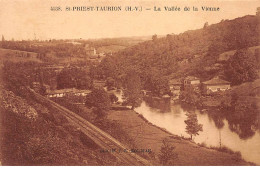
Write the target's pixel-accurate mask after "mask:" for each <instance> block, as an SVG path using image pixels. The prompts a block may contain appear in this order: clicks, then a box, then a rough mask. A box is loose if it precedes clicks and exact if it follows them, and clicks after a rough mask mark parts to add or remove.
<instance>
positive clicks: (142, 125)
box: [108, 110, 251, 166]
mask: <svg viewBox="0 0 260 169" xmlns="http://www.w3.org/2000/svg"><path fill="white" fill-rule="evenodd" d="M108 119H109V120H112V121H116V122H117V123H118V124H119V125H120V126H121V129H122V130H124V131H125V132H126V133H127V134H128V135H129V136H130V137H131V138H132V139H133V142H134V144H135V146H136V148H137V149H151V150H152V152H153V153H154V161H153V162H154V163H155V165H158V164H159V160H158V155H159V153H160V148H161V146H162V141H163V140H164V139H165V138H167V139H168V141H169V142H170V144H171V145H173V146H174V147H175V149H174V151H175V152H176V153H177V154H178V158H177V159H176V160H175V165H204V166H205V165H250V164H251V163H248V162H245V161H244V160H242V159H241V156H240V155H239V154H238V153H226V152H221V151H217V150H214V149H211V148H206V147H204V146H201V145H197V144H196V143H194V142H192V141H189V140H187V139H185V138H182V137H180V136H176V135H173V134H171V133H169V132H168V131H166V130H164V129H161V128H159V127H157V126H155V125H153V124H151V123H150V122H148V121H147V120H146V119H145V118H144V117H143V116H142V115H140V114H138V113H137V112H135V111H133V110H111V111H110V112H109V113H108Z"/></svg>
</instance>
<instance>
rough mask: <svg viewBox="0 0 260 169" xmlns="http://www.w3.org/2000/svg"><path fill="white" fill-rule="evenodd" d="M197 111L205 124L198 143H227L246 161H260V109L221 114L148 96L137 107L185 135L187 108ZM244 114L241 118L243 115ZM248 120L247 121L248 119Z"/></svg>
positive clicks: (119, 95) (168, 128)
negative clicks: (248, 112) (242, 112)
mask: <svg viewBox="0 0 260 169" xmlns="http://www.w3.org/2000/svg"><path fill="white" fill-rule="evenodd" d="M116 95H117V96H118V97H119V101H122V97H121V93H116ZM191 109H192V111H195V113H196V114H197V117H198V122H199V123H200V124H202V125H203V131H202V132H199V135H198V136H196V137H194V141H195V142H196V143H204V144H206V146H208V147H210V146H216V147H219V146H220V144H221V146H226V147H228V148H230V149H231V150H233V151H239V152H241V155H242V157H243V158H244V159H245V160H246V161H250V162H254V163H256V164H257V165H260V129H259V125H258V126H257V120H259V113H257V114H256V115H255V114H249V115H247V114H244V115H240V116H239V117H237V116H236V114H235V113H234V114H232V113H231V114H230V116H227V117H225V116H220V115H219V113H218V112H214V111H211V112H206V113H205V112H204V113H203V111H200V110H196V109H193V108H191V107H190V106H187V105H181V104H175V103H171V101H170V99H153V98H148V99H144V101H143V102H142V103H141V106H140V107H137V108H136V109H135V111H136V112H138V113H139V114H142V115H143V116H144V117H145V118H146V119H147V120H148V121H150V122H151V123H153V124H154V125H157V126H159V127H161V128H165V129H166V130H167V131H169V132H171V133H173V134H175V135H179V136H184V137H190V136H189V135H188V134H187V133H186V132H185V127H186V124H185V123H184V120H186V118H187V116H186V115H185V114H186V113H187V111H190V110H191ZM239 118H241V119H239ZM244 121H246V123H244Z"/></svg>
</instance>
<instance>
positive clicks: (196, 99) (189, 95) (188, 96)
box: [180, 85, 201, 105]
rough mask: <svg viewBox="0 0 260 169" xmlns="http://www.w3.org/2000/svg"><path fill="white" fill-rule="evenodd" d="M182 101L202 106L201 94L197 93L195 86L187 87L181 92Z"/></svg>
mask: <svg viewBox="0 0 260 169" xmlns="http://www.w3.org/2000/svg"><path fill="white" fill-rule="evenodd" d="M180 99H181V100H183V101H184V102H186V103H189V104H193V105H200V104H201V103H200V94H199V93H198V92H196V91H195V89H194V87H193V86H191V85H190V86H186V87H185V90H182V91H181V94H180Z"/></svg>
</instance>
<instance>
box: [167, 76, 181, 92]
mask: <svg viewBox="0 0 260 169" xmlns="http://www.w3.org/2000/svg"><path fill="white" fill-rule="evenodd" d="M169 86H170V91H171V92H172V93H173V94H174V95H176V96H179V95H180V92H181V86H182V82H181V80H179V79H172V80H169Z"/></svg>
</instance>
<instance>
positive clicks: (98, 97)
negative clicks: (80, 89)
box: [85, 88, 111, 117]
mask: <svg viewBox="0 0 260 169" xmlns="http://www.w3.org/2000/svg"><path fill="white" fill-rule="evenodd" d="M85 104H86V106H88V107H94V108H95V109H94V111H95V112H96V113H97V114H98V117H104V116H105V112H106V111H108V110H109V109H110V106H111V102H110V98H109V95H108V93H107V92H106V91H105V90H104V89H102V88H95V89H93V90H92V92H91V93H90V94H88V95H87V96H86V103H85Z"/></svg>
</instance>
